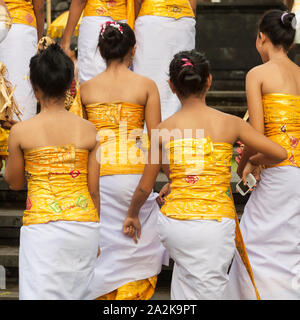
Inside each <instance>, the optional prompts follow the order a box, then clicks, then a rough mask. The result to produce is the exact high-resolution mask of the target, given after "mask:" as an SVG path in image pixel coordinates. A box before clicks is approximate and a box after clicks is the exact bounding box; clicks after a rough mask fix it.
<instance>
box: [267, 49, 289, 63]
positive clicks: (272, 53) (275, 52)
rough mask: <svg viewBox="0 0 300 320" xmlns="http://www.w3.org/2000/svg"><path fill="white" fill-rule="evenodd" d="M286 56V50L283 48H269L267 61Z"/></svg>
mask: <svg viewBox="0 0 300 320" xmlns="http://www.w3.org/2000/svg"><path fill="white" fill-rule="evenodd" d="M286 58H288V56H287V52H286V51H285V50H284V49H283V48H271V49H270V50H269V51H268V53H267V61H265V62H268V61H270V60H275V59H286Z"/></svg>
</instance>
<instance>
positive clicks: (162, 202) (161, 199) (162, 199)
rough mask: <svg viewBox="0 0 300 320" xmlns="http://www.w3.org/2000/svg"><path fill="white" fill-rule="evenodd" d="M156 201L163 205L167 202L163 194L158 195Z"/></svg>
mask: <svg viewBox="0 0 300 320" xmlns="http://www.w3.org/2000/svg"><path fill="white" fill-rule="evenodd" d="M156 202H157V203H158V205H160V206H162V205H163V204H164V203H165V199H164V198H163V197H162V196H158V197H157V198H156Z"/></svg>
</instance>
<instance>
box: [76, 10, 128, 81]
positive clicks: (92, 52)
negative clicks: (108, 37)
mask: <svg viewBox="0 0 300 320" xmlns="http://www.w3.org/2000/svg"><path fill="white" fill-rule="evenodd" d="M107 21H113V19H112V18H110V17H94V16H87V17H83V19H82V21H81V24H80V27H79V35H78V81H79V83H83V82H85V81H87V80H90V79H92V78H94V77H95V76H96V75H97V74H99V73H101V72H103V71H104V70H105V69H106V63H105V61H104V60H103V58H102V57H101V55H100V52H99V49H98V39H99V34H100V30H101V26H102V24H103V23H105V22H107ZM120 22H126V21H124V20H122V21H120Z"/></svg>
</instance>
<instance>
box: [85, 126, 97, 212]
mask: <svg viewBox="0 0 300 320" xmlns="http://www.w3.org/2000/svg"><path fill="white" fill-rule="evenodd" d="M96 134H97V132H96V129H95V135H96ZM99 150H100V146H99V143H95V146H94V148H93V149H92V150H91V151H90V152H89V159H88V177H87V182H88V188H89V192H90V195H91V197H92V200H93V202H94V205H95V207H96V209H97V212H98V216H99V217H100V193H99V173H100V163H99V161H98V160H97V159H98V157H97V153H98V152H99Z"/></svg>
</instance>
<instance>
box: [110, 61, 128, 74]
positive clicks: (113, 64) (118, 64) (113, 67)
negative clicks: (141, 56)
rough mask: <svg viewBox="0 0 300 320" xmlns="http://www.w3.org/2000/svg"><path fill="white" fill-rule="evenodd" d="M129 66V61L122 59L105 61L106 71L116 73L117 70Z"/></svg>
mask: <svg viewBox="0 0 300 320" xmlns="http://www.w3.org/2000/svg"><path fill="white" fill-rule="evenodd" d="M129 66H130V61H128V60H127V59H124V60H123V61H120V60H112V61H110V62H108V63H107V68H106V72H112V73H116V72H119V71H123V70H127V69H128V68H129Z"/></svg>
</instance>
